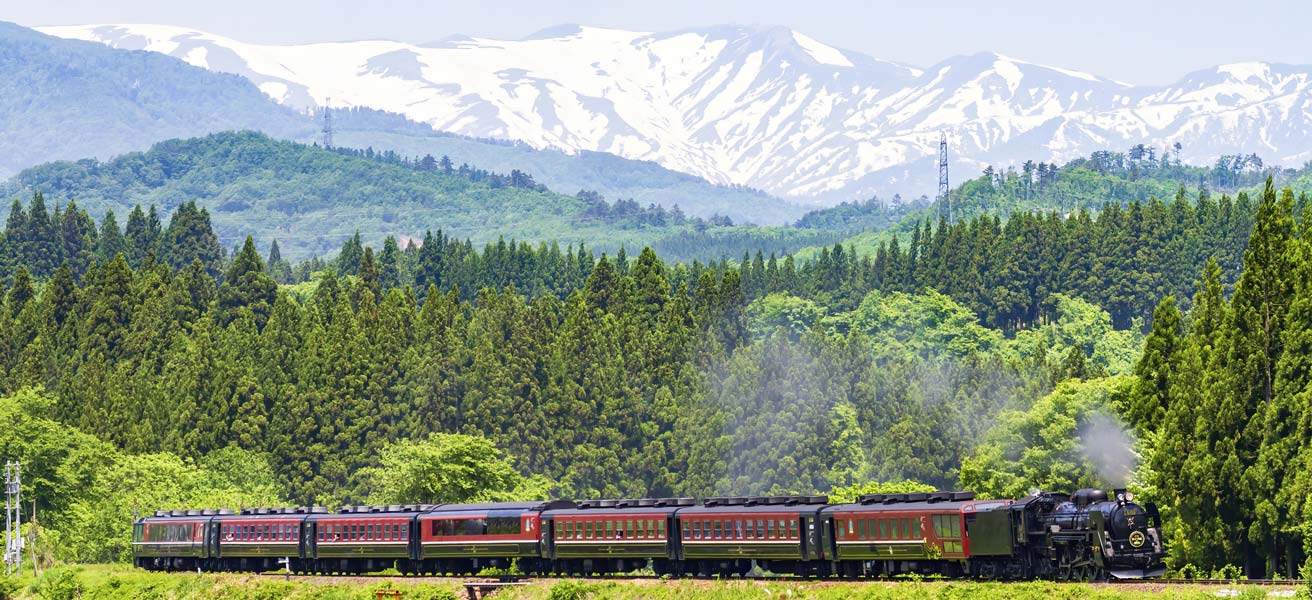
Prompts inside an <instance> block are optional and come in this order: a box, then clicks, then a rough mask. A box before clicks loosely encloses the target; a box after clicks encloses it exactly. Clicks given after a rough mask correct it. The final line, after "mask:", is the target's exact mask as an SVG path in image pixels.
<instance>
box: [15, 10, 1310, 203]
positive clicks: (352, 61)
mask: <svg viewBox="0 0 1312 600" xmlns="http://www.w3.org/2000/svg"><path fill="white" fill-rule="evenodd" d="M41 29H42V30H43V31H46V32H49V33H52V34H55V35H60V36H65V37H72V38H77V39H86V40H93V41H99V42H101V43H106V44H109V45H111V46H115V47H124V48H144V49H151V50H156V51H160V52H164V53H166V54H170V55H172V56H175V57H178V58H181V59H183V60H187V61H188V62H191V63H192V64H198V65H204V66H206V67H208V68H213V69H217V70H226V71H228V72H234V73H238V74H243V75H244V76H247V77H248V78H250V79H251V80H252V82H254V83H256V84H257V85H259V86H260V87H261V89H262V90H264V91H265V93H266V94H269V95H270V97H273V98H274V99H276V100H278V101H280V102H282V103H284V104H288V105H291V106H295V107H298V108H302V109H309V108H312V107H314V106H318V105H320V104H321V103H323V102H325V101H326V99H327V98H328V97H331V98H333V104H334V105H335V106H336V105H341V106H369V107H372V108H377V109H381V110H388V111H392V112H398V113H401V114H405V115H406V116H407V117H409V118H411V119H413V120H416V121H419V122H424V123H427V124H429V125H431V126H433V127H434V128H435V129H440V130H446V131H452V132H456V133H461V134H465V135H473V136H477V137H493V138H504V139H515V140H522V141H524V142H526V143H528V144H530V145H531V146H533V147H535V148H555V149H560V150H563V151H566V152H577V151H584V150H587V151H600V152H609V153H612V154H616V155H619V156H622V157H626V158H633V159H640V160H653V161H655V162H657V163H659V164H661V165H663V166H665V167H668V168H671V169H674V170H677V171H682V172H685V173H691V174H694V175H698V176H701V177H703V178H705V179H707V180H708V181H711V182H714V183H729V184H739V185H748V186H751V187H754V188H759V189H763V190H765V191H767V192H769V193H772V194H776V195H781V196H785V197H790V198H792V199H794V200H796V201H807V200H815V201H816V202H817V203H820V204H829V203H832V202H835V201H838V200H844V199H855V198H864V197H869V196H870V195H873V194H876V193H878V194H880V195H884V196H888V195H891V193H892V192H901V193H903V194H904V195H908V194H915V195H918V194H919V193H924V192H925V191H927V190H930V189H932V188H933V186H934V184H935V183H936V179H935V177H936V175H937V173H936V169H935V168H934V167H935V164H934V157H935V156H936V152H937V144H938V138H939V135H940V134H941V133H946V134H947V135H948V137H949V140H950V141H951V143H952V151H953V155H954V159H953V160H954V162H957V163H959V164H958V165H957V168H958V169H961V168H965V169H967V171H970V170H974V169H979V168H983V167H984V166H985V165H989V164H1000V165H1006V164H1016V163H1019V162H1021V161H1024V160H1028V159H1043V158H1045V157H1046V158H1047V159H1048V160H1050V161H1057V162H1061V161H1066V160H1072V159H1075V158H1077V157H1079V156H1084V155H1087V154H1088V153H1089V152H1091V151H1093V150H1098V149H1105V148H1116V147H1122V148H1123V147H1128V146H1131V145H1134V144H1139V143H1143V144H1148V145H1150V146H1153V147H1156V148H1166V147H1172V146H1173V145H1174V143H1176V142H1180V143H1182V145H1183V152H1182V155H1181V158H1183V159H1184V160H1186V161H1200V160H1212V159H1213V158H1214V157H1216V156H1219V155H1223V154H1233V153H1249V152H1259V153H1261V154H1263V155H1264V156H1267V157H1268V158H1270V159H1271V160H1274V161H1279V162H1285V163H1298V162H1301V161H1304V160H1307V159H1309V158H1312V67H1306V66H1298V65H1281V64H1276V63H1253V62H1249V63H1231V64H1227V65H1219V66H1217V67H1212V68H1209V69H1200V70H1196V71H1193V72H1191V73H1188V74H1186V75H1185V76H1184V77H1182V79H1181V80H1180V81H1178V82H1176V83H1175V84H1169V85H1165V86H1133V85H1129V84H1126V83H1123V82H1117V81H1114V80H1111V79H1107V78H1103V77H1099V76H1096V75H1093V74H1089V73H1085V72H1082V71H1076V70H1071V69H1065V68H1062V67H1056V66H1047V65H1043V64H1040V63H1038V62H1030V61H1028V60H1022V59H1018V58H1012V57H1008V56H1004V55H1001V54H997V53H991V52H982V53H976V54H968V55H960V56H954V57H948V58H947V59H944V60H943V61H940V62H939V63H937V64H935V65H931V66H930V67H927V68H924V69H921V68H919V67H914V66H910V65H904V64H901V63H897V62H893V61H886V60H881V59H878V58H875V57H871V56H868V55H865V54H862V53H859V52H854V51H851V50H846V49H840V48H836V47H833V46H830V45H827V44H824V43H823V42H821V41H818V40H815V39H814V38H810V37H809V36H806V35H805V34H802V33H800V32H797V31H794V30H791V29H788V28H785V27H768V28H749V27H740V26H733V25H718V26H710V27H702V28H692V29H683V30H677V31H669V32H644V31H628V30H623V29H611V28H603V27H592V26H582V25H563V26H557V27H552V28H547V29H544V30H542V31H539V32H536V33H534V34H533V35H530V36H527V37H526V38H524V39H521V40H494V39H490V38H480V37H468V36H464V37H452V38H447V39H446V40H444V41H441V42H439V43H436V44H424V45H414V44H407V43H402V42H394V41H377V40H373V41H363V42H324V43H315V44H302V45H293V46H270V45H258V44H246V43H243V42H238V41H235V40H232V39H230V38H225V37H223V36H216V35H213V34H208V33H205V32H201V31H197V30H189V29H185V28H178V27H171V26H155V25H87V26H71V27H47V28H41ZM234 56H235V57H236V59H235V62H233V61H234V59H233V57H234Z"/></svg>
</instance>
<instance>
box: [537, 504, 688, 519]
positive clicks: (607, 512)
mask: <svg viewBox="0 0 1312 600" xmlns="http://www.w3.org/2000/svg"><path fill="white" fill-rule="evenodd" d="M684 508H688V507H686V506H626V507H624V508H560V509H553V510H548V511H543V513H542V516H544V517H596V518H598V519H604V518H606V517H611V516H615V515H669V514H673V513H674V512H676V511H678V510H680V509H684Z"/></svg>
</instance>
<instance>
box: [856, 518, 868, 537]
mask: <svg viewBox="0 0 1312 600" xmlns="http://www.w3.org/2000/svg"><path fill="white" fill-rule="evenodd" d="M856 537H857V539H862V540H864V539H866V520H865V519H857V521H856Z"/></svg>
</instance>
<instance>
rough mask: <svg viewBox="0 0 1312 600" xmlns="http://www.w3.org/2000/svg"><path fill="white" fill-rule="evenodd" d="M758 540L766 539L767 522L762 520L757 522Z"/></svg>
mask: <svg viewBox="0 0 1312 600" xmlns="http://www.w3.org/2000/svg"><path fill="white" fill-rule="evenodd" d="M756 539H758V540H763V539H765V521H762V520H761V519H757V520H756Z"/></svg>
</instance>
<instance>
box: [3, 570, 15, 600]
mask: <svg viewBox="0 0 1312 600" xmlns="http://www.w3.org/2000/svg"><path fill="white" fill-rule="evenodd" d="M19 587H20V586H19V585H18V580H17V579H16V578H14V577H13V576H10V575H4V574H0V600H11V599H12V598H17V597H18V589H19Z"/></svg>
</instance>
